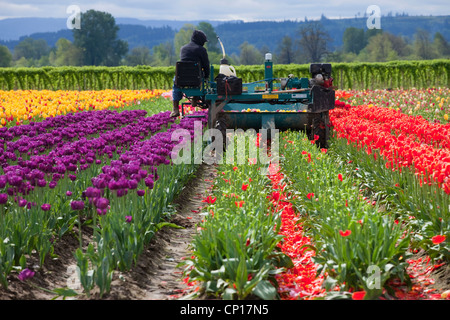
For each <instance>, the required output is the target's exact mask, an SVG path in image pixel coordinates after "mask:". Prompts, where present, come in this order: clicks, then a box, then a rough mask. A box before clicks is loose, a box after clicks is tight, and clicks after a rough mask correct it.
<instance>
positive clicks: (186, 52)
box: [170, 30, 209, 117]
mask: <svg viewBox="0 0 450 320" xmlns="http://www.w3.org/2000/svg"><path fill="white" fill-rule="evenodd" d="M207 41H208V39H207V38H206V34H205V33H204V32H203V31H200V30H194V32H193V33H192V36H191V42H189V43H188V44H186V45H184V46H183V47H181V49H180V60H181V61H197V62H200V66H201V67H202V70H203V76H204V77H205V78H206V79H207V78H208V77H209V58H208V52H207V51H206V48H205V47H203V45H204V44H205V43H206V42H207ZM173 80H174V84H173V88H172V89H173V90H172V100H173V111H172V113H171V114H170V116H171V117H178V116H179V115H180V109H179V104H180V100H181V99H182V98H183V93H182V92H181V90H180V88H178V87H177V86H176V85H175V78H174V79H173Z"/></svg>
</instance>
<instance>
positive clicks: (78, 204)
mask: <svg viewBox="0 0 450 320" xmlns="http://www.w3.org/2000/svg"><path fill="white" fill-rule="evenodd" d="M70 207H71V208H72V210H75V211H76V210H83V209H84V201H77V200H74V201H72V202H70Z"/></svg>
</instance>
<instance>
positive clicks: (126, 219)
mask: <svg viewBox="0 0 450 320" xmlns="http://www.w3.org/2000/svg"><path fill="white" fill-rule="evenodd" d="M132 219H133V217H132V216H125V221H126V222H128V223H130V222H131V220H132Z"/></svg>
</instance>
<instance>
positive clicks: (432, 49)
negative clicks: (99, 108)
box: [0, 10, 450, 67]
mask: <svg viewBox="0 0 450 320" xmlns="http://www.w3.org/2000/svg"><path fill="white" fill-rule="evenodd" d="M322 21H324V20H323V19H321V20H319V21H308V23H305V24H302V25H300V26H299V28H298V30H297V32H296V33H295V34H294V35H284V36H281V37H280V40H279V42H278V43H277V44H275V45H272V48H269V47H268V46H267V45H262V46H261V47H259V48H257V47H256V46H255V45H253V44H251V43H250V42H249V41H245V42H243V43H242V44H241V45H240V46H239V52H238V53H232V54H231V55H227V59H228V60H229V62H230V63H231V64H233V65H256V64H262V63H263V61H264V55H265V53H267V52H271V53H272V55H273V57H274V58H273V59H274V62H275V63H278V64H291V63H294V64H304V63H312V62H385V61H392V60H431V59H442V58H444V59H446V58H449V57H450V45H449V43H448V41H447V40H446V39H445V37H444V36H443V35H442V34H441V33H440V32H436V33H435V34H433V35H431V34H430V33H429V32H428V31H426V30H424V29H419V30H417V31H416V33H415V35H414V39H412V40H411V39H409V38H406V37H402V36H397V35H394V34H391V33H389V32H386V31H383V30H381V29H362V28H356V27H348V28H346V29H345V31H344V34H343V38H342V46H340V47H339V48H337V49H331V46H330V43H331V41H332V39H331V37H330V35H329V33H328V32H327V31H326V30H325V29H324V27H323V24H322ZM194 29H200V30H202V31H204V32H205V33H206V34H207V37H208V40H209V41H208V42H207V44H206V47H207V49H208V53H209V57H210V60H211V63H213V64H219V63H220V59H221V58H222V51H221V49H220V46H219V44H218V40H217V34H216V31H215V30H214V27H213V26H212V25H211V24H210V23H208V22H200V23H199V24H197V25H194V24H186V25H184V26H183V27H182V28H181V29H180V30H179V31H178V32H176V33H175V35H174V37H173V40H171V41H165V42H162V43H160V44H158V45H155V46H153V47H149V46H138V47H135V48H132V49H131V50H130V49H129V47H128V43H127V42H126V41H124V40H120V39H119V38H118V31H119V27H118V26H117V25H116V23H115V19H114V17H113V16H112V15H111V14H109V13H106V12H100V11H95V10H89V11H87V12H85V13H82V14H81V28H80V29H73V41H70V40H68V39H66V38H60V39H59V40H58V41H57V42H56V45H55V46H54V47H50V46H49V45H48V44H47V42H46V41H45V40H43V39H33V38H31V37H29V38H25V39H24V40H22V41H21V42H19V43H18V44H17V45H16V46H15V48H14V50H13V52H11V51H10V50H9V49H8V48H7V47H6V46H0V67H40V66H120V65H123V66H137V65H148V66H155V67H159V66H173V65H175V63H176V61H177V60H178V58H179V50H180V48H181V46H182V45H184V44H186V43H188V42H189V41H190V37H191V34H192V31H193V30H194Z"/></svg>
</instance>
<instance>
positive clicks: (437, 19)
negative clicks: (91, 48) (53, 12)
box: [0, 15, 450, 54]
mask: <svg viewBox="0 0 450 320" xmlns="http://www.w3.org/2000/svg"><path fill="white" fill-rule="evenodd" d="M320 21H321V23H322V25H323V28H324V29H325V30H326V31H327V32H328V34H329V35H330V37H331V39H332V41H331V42H330V44H329V48H330V49H331V50H334V49H336V48H338V47H339V46H341V45H342V36H343V33H344V31H345V29H346V28H349V27H356V28H361V29H366V28H367V26H366V18H364V17H361V18H351V19H348V18H347V19H327V18H325V17H322V19H321V20H320ZM198 22H199V21H169V20H160V21H158V20H148V21H145V20H138V19H131V18H130V19H126V18H118V19H116V23H117V24H118V25H119V27H120V30H119V37H120V38H121V39H122V40H125V41H127V42H128V45H129V48H130V49H132V48H134V47H139V46H146V47H150V48H151V47H153V46H155V45H158V44H160V43H163V42H167V41H172V40H173V38H174V35H175V34H176V32H177V31H178V30H179V29H180V28H181V27H182V26H183V25H184V24H185V23H192V24H198ZM208 22H210V23H211V24H212V25H213V26H214V28H215V31H216V33H217V35H219V36H220V38H221V40H222V42H223V43H224V46H225V49H226V52H227V54H232V53H238V52H239V46H240V45H241V44H242V43H243V42H245V41H247V42H248V43H250V44H253V45H254V46H255V47H256V48H258V49H261V48H263V47H264V48H266V49H268V50H270V51H275V50H276V48H277V46H278V45H279V43H280V41H281V39H282V38H283V37H284V36H286V35H287V36H290V37H292V38H295V37H296V33H297V31H298V29H299V27H300V26H301V25H302V24H305V21H292V20H287V21H259V22H243V21H226V22H219V21H208ZM65 23H66V21H65V19H37V18H29V19H26V18H23V19H5V20H0V44H3V45H6V46H7V47H8V48H9V49H10V50H11V51H12V50H13V49H14V47H15V45H17V43H19V42H20V41H21V40H23V39H24V38H25V37H27V36H30V37H32V38H34V39H44V40H46V41H47V43H48V44H49V45H50V46H54V45H55V43H56V41H57V40H58V39H59V38H61V37H64V38H67V39H69V40H72V39H73V38H72V31H71V30H69V29H67V27H66V26H65ZM381 28H382V29H383V30H384V31H387V32H389V33H392V34H394V35H399V36H404V37H406V38H407V39H409V40H413V36H414V33H416V31H417V30H418V29H424V30H426V31H428V32H429V33H430V35H431V36H432V35H433V34H434V33H436V32H437V31H439V32H440V33H441V34H442V35H444V36H445V37H446V38H447V41H450V16H449V15H447V16H406V15H401V16H385V17H382V18H381ZM46 30H47V31H46ZM20 33H22V35H19V34H20ZM13 36H14V37H15V38H14V37H13ZM8 39H9V40H8Z"/></svg>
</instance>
